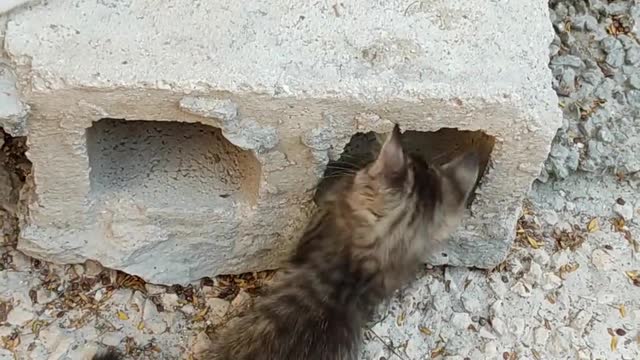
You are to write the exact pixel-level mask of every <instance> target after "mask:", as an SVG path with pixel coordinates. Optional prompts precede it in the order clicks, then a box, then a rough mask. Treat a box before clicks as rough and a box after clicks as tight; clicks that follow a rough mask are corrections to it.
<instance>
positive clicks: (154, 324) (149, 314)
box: [142, 301, 167, 335]
mask: <svg viewBox="0 0 640 360" xmlns="http://www.w3.org/2000/svg"><path fill="white" fill-rule="evenodd" d="M142 320H143V322H144V327H145V328H147V329H149V330H151V331H152V332H153V333H154V334H156V335H157V334H161V333H163V332H165V330H167V324H166V323H165V322H164V320H162V318H161V317H160V313H158V309H157V308H156V305H155V304H154V303H152V302H151V301H149V302H147V303H146V304H145V306H144V310H143V312H142Z"/></svg>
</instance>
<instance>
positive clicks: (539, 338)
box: [533, 326, 549, 346]
mask: <svg viewBox="0 0 640 360" xmlns="http://www.w3.org/2000/svg"><path fill="white" fill-rule="evenodd" d="M548 338H549V330H547V328H545V327H544V326H540V327H537V328H535V330H533V341H534V343H535V344H536V345H540V346H542V345H544V344H546V343H547V339H548Z"/></svg>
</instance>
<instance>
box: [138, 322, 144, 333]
mask: <svg viewBox="0 0 640 360" xmlns="http://www.w3.org/2000/svg"><path fill="white" fill-rule="evenodd" d="M137 328H138V330H140V331H142V330H143V329H144V321H140V322H139V323H138V326H137Z"/></svg>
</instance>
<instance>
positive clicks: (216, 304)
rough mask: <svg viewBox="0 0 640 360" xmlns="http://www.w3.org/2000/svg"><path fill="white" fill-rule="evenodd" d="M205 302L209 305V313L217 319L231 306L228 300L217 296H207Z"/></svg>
mask: <svg viewBox="0 0 640 360" xmlns="http://www.w3.org/2000/svg"><path fill="white" fill-rule="evenodd" d="M206 303H207V306H208V307H209V313H210V314H211V315H213V316H215V317H217V318H219V319H220V318H223V317H224V316H225V315H226V314H227V312H228V311H229V307H230V306H231V304H230V303H229V302H228V301H226V300H223V299H219V298H208V299H207V300H206Z"/></svg>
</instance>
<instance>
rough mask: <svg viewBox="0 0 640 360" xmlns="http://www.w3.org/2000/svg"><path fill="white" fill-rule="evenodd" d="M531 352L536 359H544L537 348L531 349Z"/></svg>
mask: <svg viewBox="0 0 640 360" xmlns="http://www.w3.org/2000/svg"><path fill="white" fill-rule="evenodd" d="M531 353H532V354H533V357H534V358H535V359H536V360H542V358H541V357H540V353H539V352H537V351H536V350H535V349H531Z"/></svg>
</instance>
